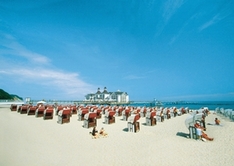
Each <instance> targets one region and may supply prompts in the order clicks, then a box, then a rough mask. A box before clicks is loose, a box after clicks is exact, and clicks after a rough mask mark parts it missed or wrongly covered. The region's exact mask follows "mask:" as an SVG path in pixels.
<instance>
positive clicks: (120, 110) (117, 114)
mask: <svg viewBox="0 0 234 166" xmlns="http://www.w3.org/2000/svg"><path fill="white" fill-rule="evenodd" d="M115 112H116V116H122V113H123V108H122V107H119V108H117V109H116V110H115Z"/></svg>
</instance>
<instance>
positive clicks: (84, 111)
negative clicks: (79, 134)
mask: <svg viewBox="0 0 234 166" xmlns="http://www.w3.org/2000/svg"><path fill="white" fill-rule="evenodd" d="M88 112H89V109H88V108H82V109H81V110H79V111H78V121H83V120H84V116H85V114H87V113H88Z"/></svg>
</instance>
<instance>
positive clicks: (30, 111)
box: [27, 106, 37, 115]
mask: <svg viewBox="0 0 234 166" xmlns="http://www.w3.org/2000/svg"><path fill="white" fill-rule="evenodd" d="M36 110H37V106H30V107H28V112H27V114H28V115H35V114H36Z"/></svg>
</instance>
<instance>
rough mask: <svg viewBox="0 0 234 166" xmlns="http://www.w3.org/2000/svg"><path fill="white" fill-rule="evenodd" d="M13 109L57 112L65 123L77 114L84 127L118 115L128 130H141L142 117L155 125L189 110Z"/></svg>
mask: <svg viewBox="0 0 234 166" xmlns="http://www.w3.org/2000/svg"><path fill="white" fill-rule="evenodd" d="M11 110H12V111H18V112H19V113H20V114H27V115H35V116H36V117H43V119H44V120H46V119H53V115H54V114H55V115H56V116H57V117H58V121H57V122H58V123H59V124H64V123H69V122H70V117H71V116H72V115H73V114H77V116H78V121H84V122H83V127H84V128H90V127H95V126H97V119H100V118H104V123H105V124H113V123H115V118H116V117H121V116H122V120H123V121H126V122H127V126H128V130H129V131H132V132H138V131H140V123H139V119H140V118H145V121H146V125H147V126H155V125H156V124H157V122H163V121H164V120H165V119H171V118H172V117H176V116H180V115H183V114H186V113H188V112H189V109H188V108H183V107H182V108H179V109H178V108H176V107H170V108H167V107H166V108H163V107H160V108H157V107H131V106H125V107H123V106H76V105H69V106H62V105H59V106H57V105H56V106H54V105H52V106H51V105H45V106H44V105H37V106H32V105H22V106H18V107H17V105H12V106H11Z"/></svg>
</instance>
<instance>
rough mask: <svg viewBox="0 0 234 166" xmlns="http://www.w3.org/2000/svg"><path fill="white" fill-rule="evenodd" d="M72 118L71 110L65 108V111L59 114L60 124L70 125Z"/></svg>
mask: <svg viewBox="0 0 234 166" xmlns="http://www.w3.org/2000/svg"><path fill="white" fill-rule="evenodd" d="M70 117H71V109H70V108H64V109H63V110H61V111H59V112H58V123H59V124H63V123H69V122H70Z"/></svg>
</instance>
